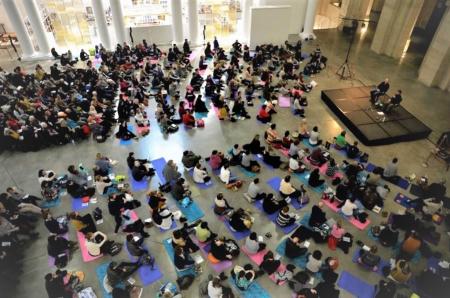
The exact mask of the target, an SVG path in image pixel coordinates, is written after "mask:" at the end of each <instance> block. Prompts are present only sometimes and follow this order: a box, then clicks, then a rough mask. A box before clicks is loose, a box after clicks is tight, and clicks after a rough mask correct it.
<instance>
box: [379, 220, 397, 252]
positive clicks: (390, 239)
mask: <svg viewBox="0 0 450 298" xmlns="http://www.w3.org/2000/svg"><path fill="white" fill-rule="evenodd" d="M398 236H399V232H398V230H397V229H396V227H395V226H393V225H391V224H385V225H382V226H381V231H380V235H378V241H380V243H381V245H383V246H384V247H393V246H394V245H396V244H397V241H398Z"/></svg>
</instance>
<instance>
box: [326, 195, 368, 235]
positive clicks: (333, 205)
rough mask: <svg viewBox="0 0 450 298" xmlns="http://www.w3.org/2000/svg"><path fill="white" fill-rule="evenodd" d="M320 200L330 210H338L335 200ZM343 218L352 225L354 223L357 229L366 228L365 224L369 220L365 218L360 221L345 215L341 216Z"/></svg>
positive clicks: (366, 224)
mask: <svg viewBox="0 0 450 298" xmlns="http://www.w3.org/2000/svg"><path fill="white" fill-rule="evenodd" d="M322 202H323V203H324V204H325V205H327V206H328V208H330V209H331V210H333V211H334V212H339V208H338V207H337V205H338V204H339V203H338V202H337V201H334V202H333V203H330V201H327V200H322ZM343 217H344V218H345V219H347V221H348V222H349V223H351V224H352V225H354V226H355V227H356V228H357V229H358V230H361V231H362V230H364V229H365V228H367V226H368V225H369V224H370V220H369V219H367V220H366V222H365V223H362V222H360V221H359V220H356V219H355V218H354V217H351V218H348V217H346V216H343Z"/></svg>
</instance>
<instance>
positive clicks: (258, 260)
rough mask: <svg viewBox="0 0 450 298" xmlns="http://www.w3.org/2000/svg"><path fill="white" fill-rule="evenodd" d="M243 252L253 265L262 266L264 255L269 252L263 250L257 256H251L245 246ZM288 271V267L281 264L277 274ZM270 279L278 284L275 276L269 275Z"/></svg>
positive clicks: (242, 248)
mask: <svg viewBox="0 0 450 298" xmlns="http://www.w3.org/2000/svg"><path fill="white" fill-rule="evenodd" d="M241 251H242V252H243V253H244V254H246V255H247V256H248V257H249V258H250V260H252V262H253V263H255V264H256V265H258V266H259V265H261V263H262V261H263V258H264V255H265V254H266V253H267V250H265V249H264V250H262V251H260V252H257V253H256V254H249V253H248V251H247V250H246V249H245V247H244V246H242V247H241ZM285 270H286V266H285V265H284V264H281V265H280V267H278V270H277V272H284V271H285ZM269 278H270V280H271V281H273V282H276V278H275V275H274V274H271V275H269ZM284 283H285V282H281V283H279V285H282V284H284Z"/></svg>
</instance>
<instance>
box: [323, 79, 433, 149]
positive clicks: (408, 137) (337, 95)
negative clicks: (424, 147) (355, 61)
mask: <svg viewBox="0 0 450 298" xmlns="http://www.w3.org/2000/svg"><path fill="white" fill-rule="evenodd" d="M372 88H373V87H370V86H359V87H352V88H343V89H332V90H322V100H323V101H324V102H325V103H326V104H327V105H328V107H329V108H330V109H331V110H332V111H333V112H334V113H335V114H336V116H338V117H339V119H341V121H342V122H343V123H344V124H345V125H347V126H348V128H349V129H350V130H351V131H352V132H353V134H355V136H356V137H357V138H358V139H359V140H360V141H361V142H362V143H363V144H365V145H368V146H374V145H386V144H393V143H398V142H404V141H412V140H419V139H424V138H426V137H428V135H429V134H430V133H431V129H430V128H429V127H427V126H426V125H425V124H424V123H422V122H421V121H420V120H419V119H417V118H416V117H414V116H413V115H412V114H411V113H409V112H408V111H407V110H406V109H405V108H403V107H402V106H400V107H397V108H396V109H394V110H393V111H392V112H390V113H389V114H385V115H384V117H383V115H382V114H380V113H379V111H377V110H374V109H372V108H371V103H370V101H369V98H370V90H371V89H372ZM383 118H384V120H383Z"/></svg>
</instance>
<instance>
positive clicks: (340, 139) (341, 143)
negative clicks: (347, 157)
mask: <svg viewBox="0 0 450 298" xmlns="http://www.w3.org/2000/svg"><path fill="white" fill-rule="evenodd" d="M345 135H346V132H345V130H344V131H342V132H341V133H340V134H339V135H338V136H337V137H335V138H334V146H335V147H336V149H338V150H341V149H345V148H346V147H347V140H346V139H345Z"/></svg>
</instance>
